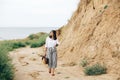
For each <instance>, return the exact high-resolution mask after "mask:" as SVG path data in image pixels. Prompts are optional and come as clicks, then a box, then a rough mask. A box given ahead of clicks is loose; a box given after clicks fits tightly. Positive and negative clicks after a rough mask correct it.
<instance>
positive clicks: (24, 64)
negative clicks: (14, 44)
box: [19, 56, 29, 66]
mask: <svg viewBox="0 0 120 80" xmlns="http://www.w3.org/2000/svg"><path fill="white" fill-rule="evenodd" d="M24 58H25V57H23V56H21V57H19V62H20V63H21V65H22V66H27V65H28V64H29V63H28V62H25V61H23V60H24Z"/></svg>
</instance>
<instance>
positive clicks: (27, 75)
mask: <svg viewBox="0 0 120 80" xmlns="http://www.w3.org/2000/svg"><path fill="white" fill-rule="evenodd" d="M43 53H44V52H43V48H35V49H31V48H29V47H26V48H20V49H17V50H15V51H13V52H10V57H11V58H12V63H13V64H14V70H15V79H14V80H116V79H115V78H114V77H111V75H101V76H91V77H89V76H85V75H84V74H83V72H82V70H81V69H80V67H79V66H78V65H75V66H68V65H64V63H63V62H62V60H60V59H59V60H58V67H57V69H56V75H55V76H54V77H53V76H51V75H50V74H49V73H48V69H47V65H44V64H43V63H42V61H41V57H40V55H42V54H43ZM112 76H113V75H112Z"/></svg>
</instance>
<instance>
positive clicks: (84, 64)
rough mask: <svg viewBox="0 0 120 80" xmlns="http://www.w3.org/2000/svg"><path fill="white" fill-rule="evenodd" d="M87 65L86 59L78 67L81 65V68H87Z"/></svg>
mask: <svg viewBox="0 0 120 80" xmlns="http://www.w3.org/2000/svg"><path fill="white" fill-rule="evenodd" d="M87 64H88V62H87V60H86V59H83V60H82V61H81V63H80V65H81V66H82V67H85V66H87Z"/></svg>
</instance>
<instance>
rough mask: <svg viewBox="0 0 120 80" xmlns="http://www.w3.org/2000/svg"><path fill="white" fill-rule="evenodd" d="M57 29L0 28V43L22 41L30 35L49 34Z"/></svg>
mask: <svg viewBox="0 0 120 80" xmlns="http://www.w3.org/2000/svg"><path fill="white" fill-rule="evenodd" d="M56 29H59V27H0V41H1V40H13V39H23V38H26V37H28V36H29V35H30V34H35V33H38V32H46V33H49V32H50V31H51V30H56Z"/></svg>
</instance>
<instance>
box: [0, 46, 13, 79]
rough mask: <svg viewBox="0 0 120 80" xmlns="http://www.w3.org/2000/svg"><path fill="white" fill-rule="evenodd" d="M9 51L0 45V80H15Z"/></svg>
mask: <svg viewBox="0 0 120 80" xmlns="http://www.w3.org/2000/svg"><path fill="white" fill-rule="evenodd" d="M7 54H8V50H7V49H6V48H5V46H1V45H0V80H13V77H14V76H13V75H14V72H13V69H12V68H13V67H12V65H11V64H10V59H9V58H8V56H7Z"/></svg>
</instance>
